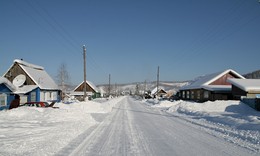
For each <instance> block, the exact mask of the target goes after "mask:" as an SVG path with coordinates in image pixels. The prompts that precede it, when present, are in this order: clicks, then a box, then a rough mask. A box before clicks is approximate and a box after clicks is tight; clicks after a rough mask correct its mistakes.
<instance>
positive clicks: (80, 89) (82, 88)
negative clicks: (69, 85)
mask: <svg viewBox="0 0 260 156" xmlns="http://www.w3.org/2000/svg"><path fill="white" fill-rule="evenodd" d="M86 86H87V87H86V90H87V92H92V93H95V90H94V89H93V88H91V87H90V86H89V85H88V83H87V85H86ZM83 91H84V83H82V84H81V85H80V86H79V87H78V88H76V89H75V92H83Z"/></svg>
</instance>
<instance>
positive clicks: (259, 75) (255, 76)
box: [243, 70, 260, 79]
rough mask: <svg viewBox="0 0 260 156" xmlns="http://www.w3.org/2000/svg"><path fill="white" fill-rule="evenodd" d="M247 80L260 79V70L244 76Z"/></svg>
mask: <svg viewBox="0 0 260 156" xmlns="http://www.w3.org/2000/svg"><path fill="white" fill-rule="evenodd" d="M243 76H244V77H245V78H247V79H260V70H257V71H254V72H252V73H248V74H245V75H243Z"/></svg>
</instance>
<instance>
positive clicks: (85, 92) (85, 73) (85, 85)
mask: <svg viewBox="0 0 260 156" xmlns="http://www.w3.org/2000/svg"><path fill="white" fill-rule="evenodd" d="M86 51H87V50H86V47H85V45H83V60H84V83H83V85H84V88H83V91H84V96H83V98H84V101H85V99H86V96H87V84H86V83H87V82H86V81H87V76H86V75H87V72H86V68H87V67H86Z"/></svg>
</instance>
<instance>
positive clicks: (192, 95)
mask: <svg viewBox="0 0 260 156" xmlns="http://www.w3.org/2000/svg"><path fill="white" fill-rule="evenodd" d="M180 93H181V95H180V97H181V99H183V100H193V101H198V102H205V101H208V100H210V101H215V100H229V99H232V94H231V93H221V92H220V93H216V92H212V91H209V90H205V89H192V90H182V91H181V92H180Z"/></svg>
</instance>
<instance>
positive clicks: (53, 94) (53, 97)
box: [39, 90, 60, 102]
mask: <svg viewBox="0 0 260 156" xmlns="http://www.w3.org/2000/svg"><path fill="white" fill-rule="evenodd" d="M39 101H47V102H48V101H60V92H59V91H56V90H41V91H40V100H39Z"/></svg>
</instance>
